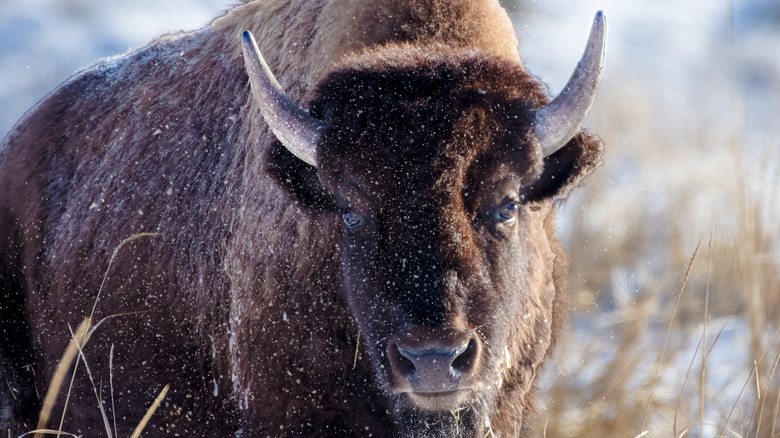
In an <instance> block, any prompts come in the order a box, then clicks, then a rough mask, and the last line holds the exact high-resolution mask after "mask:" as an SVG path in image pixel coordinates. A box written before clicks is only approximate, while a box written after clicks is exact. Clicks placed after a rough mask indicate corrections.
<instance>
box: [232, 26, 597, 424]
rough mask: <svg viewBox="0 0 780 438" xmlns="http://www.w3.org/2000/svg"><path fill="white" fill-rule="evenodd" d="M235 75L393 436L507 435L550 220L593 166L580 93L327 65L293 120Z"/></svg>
mask: <svg viewBox="0 0 780 438" xmlns="http://www.w3.org/2000/svg"><path fill="white" fill-rule="evenodd" d="M598 19H599V17H597V22H598ZM602 25H603V23H602ZM594 29H596V26H594ZM593 38H594V37H593V36H592V37H591V40H592V41H591V42H590V46H603V29H602V36H601V40H600V44H599V41H596V42H595V43H594V41H593ZM596 39H597V40H598V38H596ZM250 49H251V46H250V45H249V44H248V43H247V44H245V54H246V53H247V51H249V50H250ZM588 56H590V58H593V57H594V56H595V58H598V59H597V60H596V61H593V60H592V59H591V60H589V59H588ZM600 57H601V55H600V52H599V53H597V54H596V55H593V54H591V55H588V52H587V51H586V56H585V57H584V59H585V61H583V62H581V66H582V65H585V66H586V67H587V66H588V65H591V67H589V68H590V69H591V70H593V71H596V70H598V72H600ZM247 62H248V66H249V73H250V78H254V79H252V80H253V91H254V92H255V95H256V97H257V99H258V101H259V102H261V103H260V106H261V110H262V111H263V115H264V116H265V118H266V120H268V122H269V125H270V126H271V129H272V130H273V131H274V133H275V134H276V135H277V137H278V138H279V139H280V143H279V144H277V147H276V148H275V149H274V150H272V151H271V153H270V156H269V160H268V161H269V170H270V171H271V173H272V174H274V175H275V176H276V177H277V180H278V181H279V182H280V184H281V185H283V186H285V187H286V188H287V189H288V190H290V191H291V192H292V193H293V194H294V195H295V196H296V197H297V199H298V200H300V201H302V202H303V203H305V204H308V205H310V206H312V207H313V208H319V209H321V210H322V209H325V210H330V211H332V220H334V221H340V222H341V241H340V244H339V247H340V250H341V253H342V271H343V277H344V281H343V296H344V298H345V299H346V301H347V303H348V304H349V308H350V311H351V314H352V317H353V318H354V319H355V321H356V322H357V325H358V327H359V329H360V332H361V335H362V337H363V339H365V341H366V348H367V349H368V352H369V354H370V357H371V360H372V363H373V368H374V375H375V381H376V383H377V386H379V387H380V388H381V389H382V390H383V391H384V392H385V393H386V394H387V395H388V397H389V400H390V402H391V405H392V406H393V409H394V414H395V416H396V420H397V423H398V424H399V425H400V427H401V428H402V429H404V428H408V429H409V430H419V428H420V427H421V426H420V425H422V424H438V425H444V426H441V427H440V428H439V429H437V430H439V432H441V433H442V434H443V436H450V435H454V434H453V433H451V432H452V431H453V428H457V429H459V430H466V429H470V430H479V429H481V428H483V427H484V426H485V424H486V423H489V422H490V421H494V420H495V419H496V418H498V417H500V416H503V417H504V420H501V421H505V422H508V423H514V424H517V423H519V422H520V420H521V419H522V415H523V412H524V411H525V410H526V408H527V407H528V403H529V402H528V401H527V400H528V399H527V395H528V394H529V393H530V391H531V390H532V389H533V381H534V377H535V375H536V373H537V370H538V367H539V366H540V365H541V363H542V360H543V359H544V357H545V356H546V355H547V354H548V352H549V350H550V348H551V346H552V345H553V343H554V338H555V334H556V330H557V328H558V324H559V323H560V319H561V317H562V313H563V310H562V307H563V302H564V299H565V298H564V291H563V286H564V285H563V282H564V280H563V278H564V277H563V275H564V273H563V272H562V271H563V269H564V268H565V261H564V257H563V254H562V253H561V252H560V249H559V247H558V244H557V241H556V240H555V237H554V225H553V222H552V219H553V217H552V216H553V204H554V202H555V201H556V200H558V199H561V198H562V197H564V196H565V195H566V194H567V193H568V190H569V189H570V188H571V187H572V186H573V185H575V184H577V182H578V181H579V180H580V179H581V178H582V177H583V176H584V175H586V174H588V173H589V172H590V171H592V170H593V169H594V168H595V167H596V166H597V165H598V163H599V159H600V155H601V143H600V141H599V140H598V139H597V138H595V137H592V136H589V135H587V134H584V133H581V132H580V133H577V132H578V131H579V126H580V124H581V123H582V120H583V119H584V116H585V114H584V113H587V109H588V108H589V106H590V103H592V100H593V96H594V95H595V86H591V87H590V91H588V90H586V93H585V94H588V93H590V95H588V96H585V97H583V96H579V95H575V96H573V97H572V96H569V97H566V96H564V99H563V100H561V98H556V99H555V100H553V101H552V102H549V97H548V96H547V93H546V90H545V88H544V86H543V85H541V84H540V83H539V82H538V81H537V80H536V79H535V78H534V77H532V76H530V75H529V74H528V73H527V72H526V71H525V70H524V69H523V68H522V66H519V65H516V64H512V63H510V62H506V61H503V60H499V59H495V58H492V57H488V56H484V55H481V54H479V53H475V52H473V51H460V50H456V49H453V48H443V47H438V46H433V47H427V46H424V47H419V46H417V47H410V46H387V47H384V48H382V49H380V50H377V49H374V50H372V51H370V52H367V53H365V54H362V55H355V56H353V57H351V58H349V59H347V60H345V61H344V65H343V66H342V67H341V68H339V69H337V70H336V71H334V72H333V73H331V74H330V75H329V76H327V77H326V78H325V79H324V80H323V81H322V82H321V83H320V84H319V86H318V88H317V90H316V93H315V98H314V99H313V101H312V103H311V111H310V112H309V113H307V112H304V111H303V110H300V109H299V108H297V107H296V106H295V105H294V104H292V102H291V101H290V100H289V98H288V97H287V96H286V95H284V94H283V92H281V89H280V88H279V86H278V84H276V83H275V80H273V78H272V77H271V76H270V74H269V72H268V69H267V66H265V64H264V63H263V62H262V59H261V58H259V55H258V57H257V58H253V57H249V59H248V61H247ZM594 62H595V64H594ZM594 65H595V67H594ZM260 69H263V70H265V74H258V73H257V72H259V70H260ZM586 69H587V68H586ZM578 72H579V73H575V76H574V77H573V79H572V80H573V81H574V80H575V79H577V78H579V79H577V80H579V81H580V82H582V81H584V82H583V83H588V84H590V85H593V84H591V82H594V83H595V84H597V83H598V80H597V79H598V72H596V73H593V72H591V73H588V72H585V73H583V72H581V71H579V70H578ZM586 73H587V74H586ZM594 75H595V76H594ZM583 77H584V78H585V79H583ZM583 83H572V82H570V83H569V85H567V89H570V90H582V89H587V88H588V87H587V86H584V85H583ZM586 85H587V84H586ZM583 87H584V88H583ZM575 94H577V93H575ZM580 94H582V93H580ZM581 107H584V110H583V109H582V108H581ZM556 108H557V109H556ZM572 108H576V111H575V112H578V113H577V114H571V111H572ZM583 111H584V113H582V112H583ZM572 119H574V122H572ZM572 123H574V125H572ZM559 125H561V126H563V125H565V126H566V127H565V128H564V129H562V130H561V129H559ZM572 126H573V127H572ZM551 132H552V133H551ZM553 143H554V144H553ZM497 412H501V414H500V415H498V414H497ZM507 418H508V419H507ZM437 427H439V426H437Z"/></svg>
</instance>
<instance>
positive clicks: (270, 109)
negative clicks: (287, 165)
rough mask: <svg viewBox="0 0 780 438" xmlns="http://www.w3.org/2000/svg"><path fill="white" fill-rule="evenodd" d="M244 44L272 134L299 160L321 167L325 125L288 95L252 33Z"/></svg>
mask: <svg viewBox="0 0 780 438" xmlns="http://www.w3.org/2000/svg"><path fill="white" fill-rule="evenodd" d="M242 44H243V52H244V63H245V64H246V70H247V74H248V75H249V83H250V84H251V86H252V92H253V93H254V96H255V99H256V100H257V103H258V104H259V106H260V111H261V112H262V113H263V117H264V118H265V121H266V122H267V123H268V126H269V127H270V128H271V131H273V133H274V135H276V138H278V139H279V141H281V142H282V144H283V145H284V146H285V147H286V148H287V149H288V150H289V151H290V152H292V153H293V154H294V155H295V156H296V157H298V158H300V159H301V160H303V161H305V162H306V163H308V164H311V165H312V166H314V167H317V144H318V142H319V138H320V132H321V131H322V130H323V128H324V125H323V124H322V122H320V121H319V120H318V119H316V118H314V117H312V116H310V115H309V114H308V113H307V112H306V111H304V110H302V109H301V108H300V107H299V106H298V105H297V104H296V103H295V102H293V101H292V99H290V96H288V95H287V93H285V92H284V89H282V86H281V85H279V82H278V81H277V80H276V78H275V77H274V75H273V73H271V69H269V68H268V64H266V62H265V60H264V59H263V55H262V54H261V53H260V49H259V48H258V47H257V42H256V41H255V37H254V36H253V35H252V32H249V31H248V30H246V31H244V33H243V35H242Z"/></svg>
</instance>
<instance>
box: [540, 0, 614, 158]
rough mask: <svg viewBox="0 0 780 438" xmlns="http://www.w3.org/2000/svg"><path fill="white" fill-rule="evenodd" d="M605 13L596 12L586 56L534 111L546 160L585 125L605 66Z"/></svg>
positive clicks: (584, 54) (584, 55)
mask: <svg viewBox="0 0 780 438" xmlns="http://www.w3.org/2000/svg"><path fill="white" fill-rule="evenodd" d="M606 26H607V23H606V19H605V18H604V12H602V11H598V12H597V13H596V17H595V18H594V19H593V26H592V27H591V29H590V36H589V37H588V45H587V46H586V47H585V53H583V54H582V59H580V62H579V63H578V64H577V68H576V69H575V70H574V73H572V75H571V78H570V79H569V82H567V83H566V86H565V87H563V91H561V93H560V94H559V95H558V96H556V97H555V99H553V101H552V102H550V103H548V104H547V105H545V106H544V107H542V108H540V109H538V110H536V114H534V120H533V134H534V136H535V137H536V139H537V140H538V142H539V145H540V146H541V147H542V155H543V156H544V157H545V158H546V157H548V156H550V155H552V154H553V153H554V152H555V151H557V150H558V149H560V148H562V147H563V146H564V145H565V144H566V143H568V142H569V140H571V139H572V137H574V135H575V134H576V133H577V131H579V130H580V127H581V126H582V124H583V123H584V122H585V118H586V117H587V116H588V112H590V108H591V106H593V102H594V101H595V100H596V93H597V92H598V89H599V82H601V69H602V67H603V66H604V40H605V38H604V37H605V32H606Z"/></svg>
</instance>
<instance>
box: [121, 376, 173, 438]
mask: <svg viewBox="0 0 780 438" xmlns="http://www.w3.org/2000/svg"><path fill="white" fill-rule="evenodd" d="M170 388H171V384H170V383H169V384H167V385H165V388H163V389H162V391H160V394H159V395H158V396H157V398H156V399H154V402H152V405H151V406H149V409H148V410H147V411H146V415H144V418H142V419H141V422H140V423H138V426H136V428H135V430H134V431H133V434H132V435H130V438H138V437H139V436H141V432H143V430H144V428H145V427H146V424H147V423H148V422H149V420H150V419H151V418H152V415H154V411H156V410H157V408H158V407H159V406H160V403H162V401H163V399H164V398H165V395H166V394H168V390H169V389H170Z"/></svg>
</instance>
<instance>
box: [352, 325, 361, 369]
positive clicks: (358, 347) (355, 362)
mask: <svg viewBox="0 0 780 438" xmlns="http://www.w3.org/2000/svg"><path fill="white" fill-rule="evenodd" d="M359 349H360V331H358V335H357V342H356V343H355V360H353V361H352V369H353V370H354V369H355V367H356V366H357V357H358V350H359Z"/></svg>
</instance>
